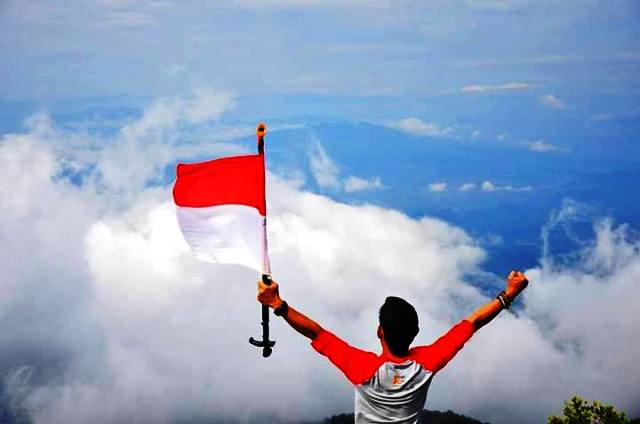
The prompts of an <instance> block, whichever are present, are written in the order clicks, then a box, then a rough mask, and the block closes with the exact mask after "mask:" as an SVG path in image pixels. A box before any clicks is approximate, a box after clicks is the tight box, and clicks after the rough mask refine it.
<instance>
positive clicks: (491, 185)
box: [480, 180, 533, 191]
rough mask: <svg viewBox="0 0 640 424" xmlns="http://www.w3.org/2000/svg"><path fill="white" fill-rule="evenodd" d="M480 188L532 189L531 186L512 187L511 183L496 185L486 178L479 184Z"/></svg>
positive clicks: (490, 189) (497, 189) (486, 189)
mask: <svg viewBox="0 0 640 424" xmlns="http://www.w3.org/2000/svg"><path fill="white" fill-rule="evenodd" d="M480 189H481V190H482V191H531V190H533V187H531V186H524V187H514V186H511V185H505V186H498V185H496V184H494V183H492V182H491V181H489V180H486V181H484V182H483V183H482V184H481V185H480Z"/></svg>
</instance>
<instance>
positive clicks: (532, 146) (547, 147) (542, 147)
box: [527, 139, 559, 153]
mask: <svg viewBox="0 0 640 424" xmlns="http://www.w3.org/2000/svg"><path fill="white" fill-rule="evenodd" d="M527 147H528V148H529V150H531V151H532V152H539V153H547V152H554V151H557V150H559V148H558V147H556V146H554V145H553V144H551V143H548V142H546V141H544V140H542V139H540V140H534V141H530V142H527Z"/></svg>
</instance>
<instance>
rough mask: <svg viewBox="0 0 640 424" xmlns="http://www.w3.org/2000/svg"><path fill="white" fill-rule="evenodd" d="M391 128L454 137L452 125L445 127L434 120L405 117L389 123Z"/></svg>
mask: <svg viewBox="0 0 640 424" xmlns="http://www.w3.org/2000/svg"><path fill="white" fill-rule="evenodd" d="M388 126H389V127H390V128H395V129H398V130H401V131H404V132H406V133H409V134H413V135H420V136H426V137H453V131H454V130H453V128H452V127H443V126H441V125H439V124H436V123H432V122H425V121H423V120H422V119H420V118H405V119H401V120H399V121H395V122H392V123H390V124H388Z"/></svg>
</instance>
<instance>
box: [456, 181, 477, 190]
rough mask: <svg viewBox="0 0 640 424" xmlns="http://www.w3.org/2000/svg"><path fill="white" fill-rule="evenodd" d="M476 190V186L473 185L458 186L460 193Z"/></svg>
mask: <svg viewBox="0 0 640 424" xmlns="http://www.w3.org/2000/svg"><path fill="white" fill-rule="evenodd" d="M475 188H476V185H475V184H474V183H464V184H462V185H461V186H460V188H459V190H460V191H471V190H474V189H475Z"/></svg>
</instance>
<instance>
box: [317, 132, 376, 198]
mask: <svg viewBox="0 0 640 424" xmlns="http://www.w3.org/2000/svg"><path fill="white" fill-rule="evenodd" d="M309 165H310V167H311V173H312V174H313V178H314V179H315V180H316V183H317V184H318V187H320V188H322V189H329V190H344V191H345V192H347V193H355V192H358V191H366V190H376V189H381V188H383V187H384V184H383V183H382V180H381V179H380V177H373V178H371V179H364V178H360V177H356V176H354V175H349V176H348V177H347V178H345V179H343V178H342V177H341V175H340V167H339V166H338V165H337V164H336V163H335V162H334V161H333V159H331V157H330V156H329V154H328V153H327V151H326V150H325V149H324V147H323V146H322V144H321V143H320V141H319V140H317V139H316V140H315V145H314V149H313V150H312V152H311V156H310V159H309Z"/></svg>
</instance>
